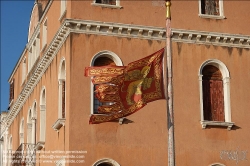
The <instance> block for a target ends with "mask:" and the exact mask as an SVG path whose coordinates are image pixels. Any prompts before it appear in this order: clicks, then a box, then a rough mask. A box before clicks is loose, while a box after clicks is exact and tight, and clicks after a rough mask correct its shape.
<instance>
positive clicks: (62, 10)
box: [59, 0, 67, 20]
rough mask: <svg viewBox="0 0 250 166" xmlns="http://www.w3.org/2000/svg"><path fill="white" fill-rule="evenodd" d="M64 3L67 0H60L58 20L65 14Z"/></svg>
mask: <svg viewBox="0 0 250 166" xmlns="http://www.w3.org/2000/svg"><path fill="white" fill-rule="evenodd" d="M66 3H67V0H61V10H60V18H59V20H61V19H62V18H63V17H64V16H65V14H66Z"/></svg>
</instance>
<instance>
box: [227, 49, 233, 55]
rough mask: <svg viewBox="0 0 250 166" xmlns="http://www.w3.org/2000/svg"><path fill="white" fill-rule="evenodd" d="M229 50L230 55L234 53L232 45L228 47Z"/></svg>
mask: <svg viewBox="0 0 250 166" xmlns="http://www.w3.org/2000/svg"><path fill="white" fill-rule="evenodd" d="M227 51H228V54H229V55H232V52H233V48H232V47H228V48H227Z"/></svg>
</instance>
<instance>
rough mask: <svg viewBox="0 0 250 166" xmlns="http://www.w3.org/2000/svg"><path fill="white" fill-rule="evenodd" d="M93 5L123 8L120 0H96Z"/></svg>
mask: <svg viewBox="0 0 250 166" xmlns="http://www.w3.org/2000/svg"><path fill="white" fill-rule="evenodd" d="M92 5H93V6H101V7H107V8H122V7H121V6H120V0H94V1H93V3H92Z"/></svg>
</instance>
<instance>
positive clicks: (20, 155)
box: [12, 143, 36, 166]
mask: <svg viewBox="0 0 250 166" xmlns="http://www.w3.org/2000/svg"><path fill="white" fill-rule="evenodd" d="M35 163H36V149H35V144H29V143H22V144H21V145H20V146H19V147H18V148H17V150H16V151H15V153H14V154H13V156H12V166H22V165H26V166H27V165H29V166H34V165H35Z"/></svg>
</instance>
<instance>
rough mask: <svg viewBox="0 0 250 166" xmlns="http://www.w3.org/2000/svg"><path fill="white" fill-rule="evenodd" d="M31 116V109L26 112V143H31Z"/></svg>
mask: <svg viewBox="0 0 250 166" xmlns="http://www.w3.org/2000/svg"><path fill="white" fill-rule="evenodd" d="M31 119H32V115H31V107H30V108H29V110H28V115H27V138H26V139H27V140H26V142H27V143H31V137H32V136H31V130H32V123H31Z"/></svg>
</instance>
